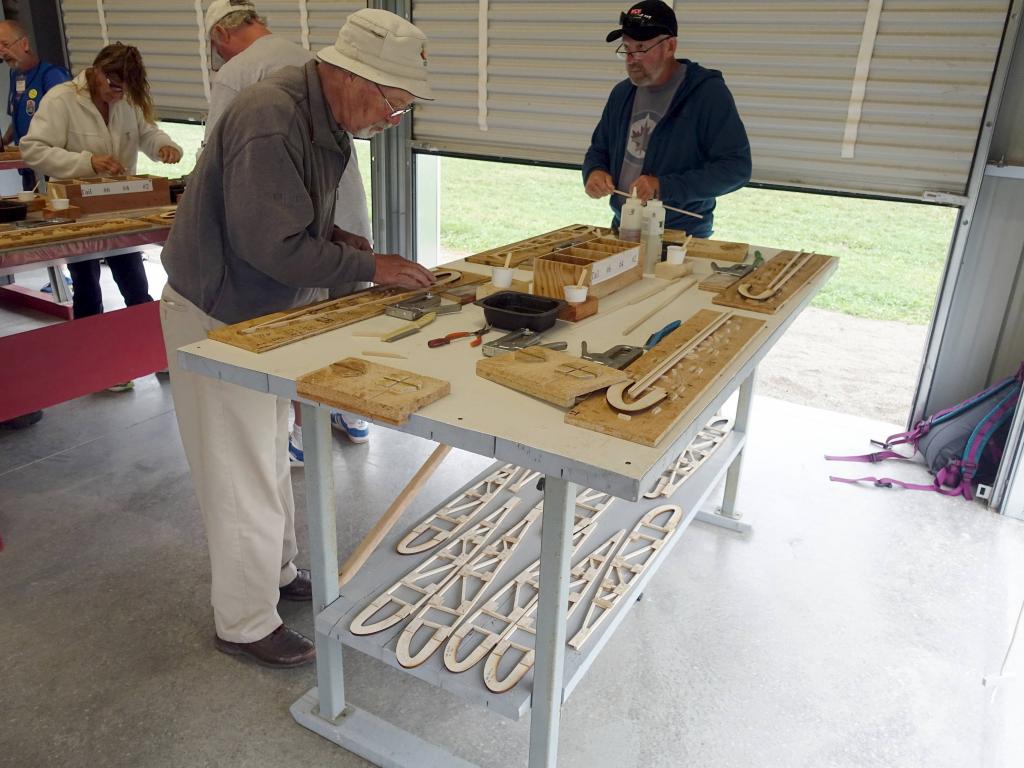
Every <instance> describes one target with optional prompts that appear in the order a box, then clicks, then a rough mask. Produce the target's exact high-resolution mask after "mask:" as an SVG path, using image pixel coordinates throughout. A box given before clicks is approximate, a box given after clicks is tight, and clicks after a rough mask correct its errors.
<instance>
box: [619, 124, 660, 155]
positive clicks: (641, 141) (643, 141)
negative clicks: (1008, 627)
mask: <svg viewBox="0 0 1024 768" xmlns="http://www.w3.org/2000/svg"><path fill="white" fill-rule="evenodd" d="M656 125H657V123H655V122H654V121H653V120H651V118H650V117H648V116H646V115H645V116H644V117H642V118H641V119H639V120H636V121H634V122H633V124H632V125H631V126H630V127H629V143H628V144H627V146H626V151H627V152H628V153H629V154H631V155H632V156H633V157H636V158H638V159H640V160H643V158H644V156H645V155H646V154H647V142H648V140H649V139H650V137H651V131H653V130H654V127H655V126H656Z"/></svg>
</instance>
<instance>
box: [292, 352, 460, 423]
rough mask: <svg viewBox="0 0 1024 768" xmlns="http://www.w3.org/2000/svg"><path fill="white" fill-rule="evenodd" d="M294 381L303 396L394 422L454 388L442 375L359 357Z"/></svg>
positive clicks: (401, 419)
mask: <svg viewBox="0 0 1024 768" xmlns="http://www.w3.org/2000/svg"><path fill="white" fill-rule="evenodd" d="M295 385H296V386H295V389H296V391H297V392H298V394H299V396H300V397H305V398H309V399H310V400H314V401H316V402H318V403H323V404H325V405H331V406H334V407H335V408H339V409H341V410H344V411H352V412H354V413H359V414H362V415H364V416H368V417H369V418H371V419H373V420H377V421H383V422H386V423H388V424H395V425H398V424H402V423H404V422H405V421H406V419H408V418H409V414H411V413H413V412H414V411H417V410H419V409H420V408H422V407H423V406H425V405H429V404H430V403H432V402H434V401H435V400H440V399H441V398H442V397H444V396H445V395H447V394H448V393H449V392H450V391H451V386H450V385H449V383H448V382H447V381H443V380H442V379H435V378H433V377H431V376H423V375H420V374H418V373H411V372H409V371H403V370H402V369H401V368H391V367H390V366H386V365H381V364H380V363H371V362H370V361H369V360H361V359H360V358H358V357H346V358H345V359H343V360H339V361H337V362H336V363H331V364H330V365H328V366H326V367H325V368H320V369H319V370H316V371H313V372H311V373H306V374H303V375H302V376H300V377H299V378H298V379H297V380H296V382H295Z"/></svg>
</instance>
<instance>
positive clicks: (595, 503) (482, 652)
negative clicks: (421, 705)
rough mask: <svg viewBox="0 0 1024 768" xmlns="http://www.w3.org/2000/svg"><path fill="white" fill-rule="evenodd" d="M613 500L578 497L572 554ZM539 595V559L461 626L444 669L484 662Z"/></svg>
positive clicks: (588, 493) (586, 493)
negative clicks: (506, 631)
mask: <svg viewBox="0 0 1024 768" xmlns="http://www.w3.org/2000/svg"><path fill="white" fill-rule="evenodd" d="M614 500H615V499H614V497H612V496H611V495H609V494H607V493H602V492H600V491H594V490H590V489H585V490H583V491H581V492H580V493H579V494H577V496H576V516H575V524H574V525H573V534H572V551H573V553H576V552H578V551H579V550H580V547H582V546H583V543H584V542H585V541H586V540H587V537H588V536H589V535H590V534H591V533H592V532H593V530H594V524H595V523H596V522H597V519H598V517H599V516H600V515H601V513H602V512H604V510H606V509H607V508H608V507H609V506H611V504H612V502H613V501H614ZM539 594H540V559H539V558H538V559H537V560H534V561H533V562H532V563H531V564H530V565H528V566H527V567H526V568H524V569H523V570H522V571H520V573H519V574H518V575H517V576H516V577H515V578H514V579H512V581H510V582H508V583H507V584H506V585H505V586H503V587H502V588H501V589H500V590H498V592H497V593H495V595H494V596H493V597H491V598H490V599H489V600H488V601H487V602H486V603H484V605H483V606H482V607H480V608H479V609H477V610H476V611H474V612H473V613H472V614H470V616H469V618H468V619H466V620H465V621H464V622H462V623H461V624H459V626H458V628H457V629H456V630H455V632H454V634H452V636H451V638H450V639H449V640H448V643H447V645H445V649H444V663H445V666H446V667H447V668H448V669H449V670H450V671H451V672H465V671H466V670H467V669H469V668H470V667H472V666H474V665H475V664H477V663H478V662H480V661H482V660H483V659H484V657H485V656H487V654H489V653H490V652H491V650H492V649H493V648H494V647H495V646H496V645H497V644H498V641H499V640H500V639H501V638H502V636H503V635H504V633H505V630H508V629H510V628H514V626H515V624H516V622H517V621H518V620H519V619H520V618H522V617H523V616H524V615H525V614H526V613H527V612H528V611H531V610H533V609H534V607H535V604H536V601H537V597H538V595H539ZM513 684H514V683H513Z"/></svg>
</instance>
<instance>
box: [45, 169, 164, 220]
mask: <svg viewBox="0 0 1024 768" xmlns="http://www.w3.org/2000/svg"><path fill="white" fill-rule="evenodd" d="M47 193H48V194H49V196H50V197H66V198H67V199H68V200H70V201H71V205H73V206H75V207H76V208H78V209H80V210H81V211H82V213H109V212H110V211H127V210H132V209H134V208H153V207H156V206H160V205H170V203H171V188H170V183H169V182H168V180H167V179H166V178H164V177H163V176H150V175H140V176H97V177H93V178H86V179H51V180H50V181H49V182H48V186H47Z"/></svg>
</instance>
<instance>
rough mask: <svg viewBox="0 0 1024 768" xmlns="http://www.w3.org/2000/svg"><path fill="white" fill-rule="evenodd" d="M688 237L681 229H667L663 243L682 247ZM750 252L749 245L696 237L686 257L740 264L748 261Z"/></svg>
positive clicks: (688, 246) (689, 246) (687, 250)
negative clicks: (748, 252)
mask: <svg viewBox="0 0 1024 768" xmlns="http://www.w3.org/2000/svg"><path fill="white" fill-rule="evenodd" d="M688 237H689V235H687V234H686V233H685V232H683V231H682V230H681V229H666V230H665V234H664V235H663V236H662V238H661V241H662V243H664V244H665V245H682V244H683V243H684V242H686V239H687V238H688ZM749 250H750V246H749V245H748V244H747V243H730V242H729V241H728V240H711V239H709V238H704V237H694V238H692V239H691V240H690V243H689V245H687V246H686V255H687V256H692V257H693V258H695V259H711V260H712V261H734V262H736V263H739V262H742V261H746V260H747V251H749Z"/></svg>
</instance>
